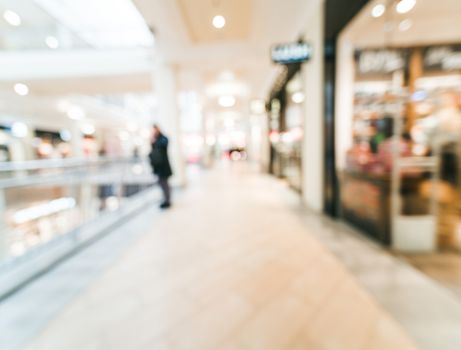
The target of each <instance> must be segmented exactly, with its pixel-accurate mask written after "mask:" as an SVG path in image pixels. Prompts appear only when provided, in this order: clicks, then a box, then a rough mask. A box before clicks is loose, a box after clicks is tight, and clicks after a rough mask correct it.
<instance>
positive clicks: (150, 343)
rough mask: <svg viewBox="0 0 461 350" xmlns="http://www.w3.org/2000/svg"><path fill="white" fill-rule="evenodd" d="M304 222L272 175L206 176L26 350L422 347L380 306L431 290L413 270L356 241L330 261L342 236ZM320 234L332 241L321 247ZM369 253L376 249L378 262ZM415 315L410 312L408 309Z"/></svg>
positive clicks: (234, 171) (460, 317)
mask: <svg viewBox="0 0 461 350" xmlns="http://www.w3.org/2000/svg"><path fill="white" fill-rule="evenodd" d="M303 215H304V214H303V211H300V203H299V198H298V196H297V195H296V194H294V193H292V192H291V191H289V190H288V189H287V188H285V187H284V186H283V185H282V184H281V183H279V182H277V181H276V180H274V179H273V178H270V177H267V176H261V175H257V174H254V173H250V172H248V171H247V170H246V168H242V167H240V166H234V167H230V168H229V169H225V170H220V171H213V172H210V173H205V174H203V176H202V177H201V178H200V179H199V180H198V181H197V182H196V183H194V184H192V185H191V186H190V187H189V188H188V190H187V191H185V193H183V194H182V195H181V196H180V197H179V198H178V199H177V202H176V203H175V206H174V208H173V209H172V210H171V211H168V212H165V213H162V214H161V215H156V216H155V218H152V213H151V212H149V211H148V212H146V214H145V216H144V217H143V218H142V220H143V221H144V222H148V223H149V225H148V228H144V229H145V230H146V231H147V232H145V234H144V235H143V236H142V237H141V238H140V239H139V240H138V241H137V242H136V243H135V244H133V245H132V246H131V247H130V248H129V249H127V251H126V252H125V254H124V255H123V256H122V257H120V258H119V259H117V261H116V263H114V264H112V266H110V268H108V269H107V271H106V272H105V273H104V274H103V275H102V276H100V278H98V279H97V280H95V281H94V282H93V283H91V284H90V285H89V287H88V288H87V289H86V290H85V291H83V292H81V293H80V295H79V296H78V297H76V298H75V299H74V300H73V302H71V303H69V304H68V306H67V307H66V308H64V309H63V310H62V311H61V312H60V313H59V314H58V315H57V316H56V317H54V318H53V319H52V320H51V321H50V322H49V323H48V324H47V325H46V327H44V328H43V329H42V331H41V332H38V333H37V336H36V337H35V338H34V339H33V340H32V341H30V342H29V344H28V346H27V347H26V348H27V349H30V350H42V349H43V350H54V349H56V350H58V349H59V350H62V349H66V350H67V349H69V350H70V349H78V350H83V349H85V350H86V349H111V350H112V349H115V350H116V349H130V350H131V349H133V350H136V349H146V350H151V349H152V350H163V349H169V350H182V349H194V350H195V349H197V350H206V349H213V350H230V349H242V350H257V349H258V350H259V349H261V350H271V349H274V350H275V349H280V350H282V349H287V350H297V349H308V350H322V349H325V350H343V349H344V350H360V349H363V350H373V349H376V350H380V349H389V350H390V349H392V350H394V349H399V350H405V349H417V348H418V347H417V346H416V345H414V343H413V341H412V340H410V336H409V335H408V334H407V333H406V330H409V331H410V332H411V331H412V330H414V332H413V336H414V334H416V335H417V334H418V332H420V331H421V329H420V328H414V329H412V328H411V326H412V324H411V322H413V321H412V320H411V318H408V317H407V318H405V317H402V319H401V320H400V322H402V320H403V323H405V322H407V321H408V322H409V323H407V324H404V327H402V325H400V324H399V323H397V322H396V321H395V320H394V318H393V317H391V314H390V313H388V311H387V310H384V309H383V307H381V306H380V304H378V302H377V301H375V298H376V297H377V296H376V294H377V291H378V292H379V291H382V293H387V296H381V300H380V301H379V302H380V303H381V304H383V305H385V302H383V300H384V301H385V300H390V301H395V295H393V294H392V293H393V288H394V287H396V288H397V287H402V285H404V284H405V283H411V281H412V279H416V280H418V281H422V282H421V283H422V284H421V285H419V286H420V287H421V286H423V287H424V285H425V283H430V281H429V280H426V279H424V278H423V277H421V276H420V275H418V272H416V271H414V270H413V269H410V268H407V267H406V266H404V267H403V268H404V270H403V271H404V272H402V273H401V270H400V266H401V265H402V264H403V263H401V262H399V261H397V260H395V259H394V258H392V257H390V256H388V255H387V254H385V253H384V252H382V251H380V250H379V249H378V248H376V247H370V246H369V245H367V243H363V242H361V240H360V239H357V238H355V237H353V236H347V235H348V233H347V232H343V234H344V235H345V236H344V237H349V238H348V239H349V240H347V239H346V238H344V240H343V241H340V240H339V241H338V243H339V244H340V243H341V242H343V243H344V245H343V249H347V250H349V254H345V255H344V254H343V255H342V256H339V255H338V257H339V260H338V258H337V256H335V255H334V254H333V253H332V252H334V253H335V254H338V252H339V251H340V249H341V247H339V246H338V247H337V251H335V247H334V242H335V240H334V239H332V238H333V237H335V235H337V234H339V233H338V232H337V231H338V230H339V231H340V230H341V228H338V227H336V226H335V224H332V223H328V222H327V223H326V222H325V221H324V219H322V218H321V217H318V216H316V215H312V214H310V215H307V216H306V217H304V216H303ZM138 228H139V227H138ZM135 229H136V227H135ZM313 231H316V232H313ZM320 231H325V232H324V233H325V235H324V236H322V237H323V238H324V237H327V238H328V237H329V238H328V239H329V241H328V242H326V241H323V238H322V239H320V238H319V237H320V236H321V234H322V232H320ZM345 231H347V230H345ZM125 234H126V235H130V234H132V232H130V230H129V229H127V231H126V232H125ZM107 249H110V246H107ZM367 249H369V250H368V251H367ZM330 250H331V251H332V252H330ZM100 251H101V249H100ZM361 252H364V254H365V256H363V257H362V260H360V256H358V254H360V253H361ZM370 252H372V253H373V252H376V260H373V259H374V254H371V253H370ZM366 254H368V255H366ZM103 255H104V252H103V251H101V258H104V256H103ZM347 261H348V262H349V263H347ZM365 261H366V262H367V264H366V265H365V264H363V262H365ZM374 263H376V265H377V266H379V267H380V269H378V272H380V271H382V270H383V269H384V268H382V267H383V266H385V269H387V272H389V275H386V276H387V277H389V276H390V272H391V271H393V274H392V276H393V277H392V281H389V280H386V279H384V282H383V280H382V279H380V276H379V275H378V276H373V275H372V274H370V271H369V270H370V268H371V269H372V268H373V266H372V264H374ZM370 264H371V266H370ZM346 266H347V268H348V269H350V270H347V269H346ZM354 266H355V268H354ZM363 266H365V267H363ZM367 268H368V269H369V270H367ZM358 270H360V271H362V272H363V273H364V276H366V277H365V278H363V276H362V277H359V278H358V279H356V277H355V276H354V275H353V274H352V273H351V272H349V271H352V272H354V271H355V272H357V271H358ZM355 272H354V273H355ZM415 276H416V277H415ZM75 278H78V276H77V275H76V277H75ZM398 278H400V279H401V280H399V279H398ZM421 278H422V279H421ZM364 281H365V282H366V281H368V283H369V287H370V290H371V293H373V294H372V295H373V297H372V296H371V294H369V292H368V291H366V290H365V289H364V287H362V285H366V283H364ZM359 283H361V284H359ZM380 283H381V285H380ZM383 283H384V285H383ZM377 285H378V286H379V288H378V289H376V286H377ZM373 286H374V287H373ZM367 287H368V286H367ZM373 288H375V289H373ZM397 290H398V292H399V293H400V292H401V289H398V288H397ZM422 292H423V294H424V290H423V291H422ZM439 294H440V293H439ZM430 297H434V295H431V296H430ZM438 297H440V298H442V299H443V298H445V295H444V294H443V293H442V294H441V295H440V296H438V295H436V296H435V298H436V299H437V298H438ZM50 298H53V296H50ZM377 298H378V300H379V297H377ZM386 298H387V299H386ZM402 300H405V298H403V299H402ZM421 300H422V301H425V300H424V295H423V298H422V299H419V301H421ZM444 300H445V299H444ZM433 301H434V303H435V305H437V306H439V305H442V304H440V303H439V302H438V301H439V300H433ZM50 303H52V300H50ZM413 306H414V305H408V307H409V308H412V307H413ZM443 306H444V307H446V304H443ZM454 306H456V307H458V306H459V305H457V304H456V305H454ZM421 307H422V308H424V305H422V306H421ZM456 307H454V308H452V309H453V310H451V313H450V314H447V315H445V314H444V312H446V311H447V310H440V311H439V313H440V316H441V317H442V318H443V317H446V318H447V319H448V320H449V321H453V326H456V324H457V323H456V322H461V312H460V313H458V310H457V309H456ZM386 308H387V309H388V310H390V312H392V313H394V311H395V309H393V308H392V306H391V305H390V306H389V308H388V307H386ZM406 310H408V309H406V306H405V305H402V306H401V308H400V311H401V312H402V313H405V312H406ZM409 310H410V311H411V309H409ZM459 310H461V309H459ZM397 311H398V310H397ZM448 311H449V310H448ZM31 317H33V315H31ZM417 321H418V320H414V322H415V324H417V323H418V322H417ZM428 321H429V323H427V322H426V323H423V325H424V326H425V325H427V324H430V320H428ZM438 321H440V320H436V322H438ZM436 326H437V324H434V327H435V328H436ZM17 327H20V325H17ZM405 329H406V330H405ZM12 331H14V330H12ZM426 331H427V332H430V330H429V329H428V330H426ZM424 339H425V338H424V337H421V338H419V339H418V342H419V344H422V343H424ZM444 340H445V342H444V344H442V343H440V344H436V343H437V341H440V339H439V338H436V339H435V340H434V339H433V340H432V343H430V344H429V343H428V345H427V346H423V347H424V348H427V349H431V348H433V349H437V350H441V349H459V347H456V343H454V344H452V346H451V347H450V343H452V341H453V336H452V334H451V333H447V336H446V337H445V338H444ZM434 344H436V345H437V346H438V347H437V348H435V347H433V346H434ZM423 345H424V344H423ZM458 345H459V343H458ZM2 350H3V348H2Z"/></svg>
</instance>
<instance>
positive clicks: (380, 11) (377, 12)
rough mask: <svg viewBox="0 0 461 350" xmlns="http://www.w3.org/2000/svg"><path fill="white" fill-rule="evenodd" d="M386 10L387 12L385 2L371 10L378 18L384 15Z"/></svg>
mask: <svg viewBox="0 0 461 350" xmlns="http://www.w3.org/2000/svg"><path fill="white" fill-rule="evenodd" d="M384 12H386V7H385V6H384V5H383V4H378V5H376V6H375V7H373V10H371V15H372V16H373V17H374V18H378V17H381V16H382V15H384Z"/></svg>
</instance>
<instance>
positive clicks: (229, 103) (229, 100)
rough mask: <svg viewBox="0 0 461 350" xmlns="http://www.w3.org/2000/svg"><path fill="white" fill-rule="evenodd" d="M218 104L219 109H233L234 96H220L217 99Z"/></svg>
mask: <svg viewBox="0 0 461 350" xmlns="http://www.w3.org/2000/svg"><path fill="white" fill-rule="evenodd" d="M218 103H219V105H220V106H221V107H224V108H229V107H234V106H235V103H236V99H235V97H234V96H221V97H220V98H219V99H218Z"/></svg>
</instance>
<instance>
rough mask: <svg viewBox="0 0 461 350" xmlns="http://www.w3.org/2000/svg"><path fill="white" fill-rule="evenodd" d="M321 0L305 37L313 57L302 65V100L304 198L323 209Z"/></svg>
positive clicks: (316, 4)
mask: <svg viewBox="0 0 461 350" xmlns="http://www.w3.org/2000/svg"><path fill="white" fill-rule="evenodd" d="M323 7H324V1H323V0H317V1H316V2H315V3H313V5H312V11H311V12H310V13H311V16H310V19H309V20H308V25H307V27H306V30H305V34H304V38H305V40H306V41H307V42H308V43H310V44H311V45H312V47H313V57H312V58H311V60H310V61H309V62H307V63H305V64H304V66H303V69H302V76H303V83H304V91H305V96H306V98H305V102H304V113H305V117H304V144H303V200H304V202H305V203H306V204H307V206H308V207H310V208H311V209H313V210H315V211H318V212H321V211H322V210H323V191H324V179H323V177H324V174H323V164H324V156H323V153H324V152H323V150H324V137H323V119H324V113H323V88H324V84H323V16H324V13H323V12H324V10H323Z"/></svg>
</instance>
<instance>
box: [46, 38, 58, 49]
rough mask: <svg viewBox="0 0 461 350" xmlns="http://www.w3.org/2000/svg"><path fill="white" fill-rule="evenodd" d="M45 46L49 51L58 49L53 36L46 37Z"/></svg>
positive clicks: (56, 41)
mask: <svg viewBox="0 0 461 350" xmlns="http://www.w3.org/2000/svg"><path fill="white" fill-rule="evenodd" d="M45 43H46V46H48V47H49V48H50V49H57V48H58V47H59V40H58V39H56V38H55V37H54V36H48V37H46V39H45Z"/></svg>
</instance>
